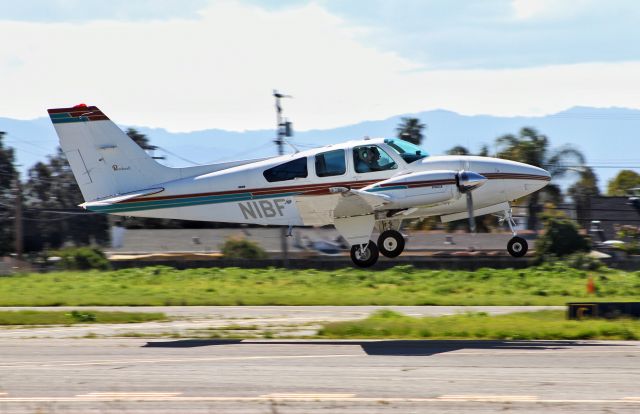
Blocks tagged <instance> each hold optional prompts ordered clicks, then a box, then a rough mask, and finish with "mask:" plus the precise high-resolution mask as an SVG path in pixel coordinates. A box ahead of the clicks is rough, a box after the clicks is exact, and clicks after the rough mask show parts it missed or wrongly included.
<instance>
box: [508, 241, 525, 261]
mask: <svg viewBox="0 0 640 414" xmlns="http://www.w3.org/2000/svg"><path fill="white" fill-rule="evenodd" d="M527 250H529V244H528V243H527V241H526V240H525V239H523V238H522V237H518V236H515V237H513V238H512V239H511V240H509V243H507V251H508V252H509V254H510V255H511V256H513V257H522V256H524V255H525V254H527Z"/></svg>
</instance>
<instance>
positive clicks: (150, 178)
mask: <svg viewBox="0 0 640 414" xmlns="http://www.w3.org/2000/svg"><path fill="white" fill-rule="evenodd" d="M48 112H49V116H50V117H51V121H52V122H53V126H54V127H55V129H56V133H57V134H58V138H59V139H60V146H61V147H62V151H63V152H64V153H65V155H66V156H67V159H68V160H69V164H70V165H71V170H72V171H73V175H74V176H75V178H76V181H77V182H78V185H79V186H80V190H81V191H82V195H83V197H84V199H85V201H94V200H97V199H101V198H104V197H110V196H115V195H118V194H123V193H128V192H131V191H136V190H140V189H144V188H149V187H151V186H153V185H155V184H158V183H163V182H166V181H169V180H172V179H176V178H179V176H180V172H179V171H178V170H177V169H173V168H169V167H165V166H163V165H161V164H159V163H158V162H156V161H155V160H154V159H153V158H151V157H150V156H149V155H148V154H147V153H146V152H145V151H144V150H143V149H142V148H140V147H139V146H138V145H137V144H136V143H135V142H134V141H133V140H132V139H131V138H129V137H128V136H127V135H126V134H125V133H124V132H123V131H122V130H121V129H120V128H118V126H117V125H116V124H115V123H113V122H112V121H111V120H110V119H109V118H107V116H106V115H105V114H104V113H102V111H100V109H98V108H97V107H95V106H86V105H77V106H74V107H72V108H57V109H49V110H48Z"/></svg>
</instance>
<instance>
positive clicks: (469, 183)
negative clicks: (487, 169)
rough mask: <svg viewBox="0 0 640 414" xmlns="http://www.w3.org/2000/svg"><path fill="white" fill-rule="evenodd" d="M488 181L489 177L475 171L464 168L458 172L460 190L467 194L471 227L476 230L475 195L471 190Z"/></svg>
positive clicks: (457, 179)
mask: <svg viewBox="0 0 640 414" xmlns="http://www.w3.org/2000/svg"><path fill="white" fill-rule="evenodd" d="M486 181H487V177H485V176H484V175H480V174H478V173H475V172H473V171H465V170H462V171H460V172H459V173H458V174H456V185H457V186H458V190H459V191H460V192H461V193H462V194H465V195H466V196H467V214H468V215H469V229H470V230H471V232H472V233H475V232H476V221H475V219H474V217H473V196H472V195H471V192H472V191H473V190H475V189H476V188H478V187H480V186H481V185H482V184H484V183H485V182H486Z"/></svg>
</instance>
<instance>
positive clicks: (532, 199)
mask: <svg viewBox="0 0 640 414" xmlns="http://www.w3.org/2000/svg"><path fill="white" fill-rule="evenodd" d="M496 143H497V144H498V147H499V148H502V150H501V151H499V152H498V157H499V158H506V159H509V160H513V161H520V162H524V163H526V164H530V165H535V166H536V167H541V168H544V169H545V170H547V171H549V173H550V174H551V177H552V178H558V177H561V176H563V175H565V174H566V173H567V172H568V171H572V170H573V171H575V170H576V169H577V168H581V167H582V166H583V165H584V163H585V158H584V155H583V154H582V153H581V152H580V151H578V150H577V149H575V148H573V147H570V146H564V147H562V148H558V149H553V150H552V149H550V148H549V138H547V137H546V136H545V135H542V134H540V133H538V131H537V130H536V129H534V128H530V127H525V128H522V129H521V130H520V132H519V134H518V136H515V135H513V134H507V135H503V136H501V137H498V138H497V139H496ZM541 195H543V196H545V197H546V198H547V199H549V200H551V201H555V202H558V201H560V200H561V196H562V191H561V190H560V187H559V186H558V185H556V184H549V185H547V186H546V187H545V188H544V189H543V190H541V191H537V192H535V193H533V194H531V195H530V196H529V201H528V203H527V204H528V205H527V207H528V210H529V217H528V219H527V228H529V229H531V230H535V229H536V227H537V224H538V209H539V204H540V197H541Z"/></svg>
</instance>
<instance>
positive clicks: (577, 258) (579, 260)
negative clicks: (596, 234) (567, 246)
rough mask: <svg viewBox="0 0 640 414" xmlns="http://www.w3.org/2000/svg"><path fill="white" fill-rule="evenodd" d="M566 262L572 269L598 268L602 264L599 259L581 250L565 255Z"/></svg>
mask: <svg viewBox="0 0 640 414" xmlns="http://www.w3.org/2000/svg"><path fill="white" fill-rule="evenodd" d="M566 263H567V264H568V265H569V266H571V267H573V268H574V269H579V270H598V269H600V268H601V267H603V266H604V265H603V264H602V262H601V261H600V260H598V259H596V258H595V257H591V256H589V255H588V254H585V253H582V252H577V253H573V254H571V255H569V256H567V258H566Z"/></svg>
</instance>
